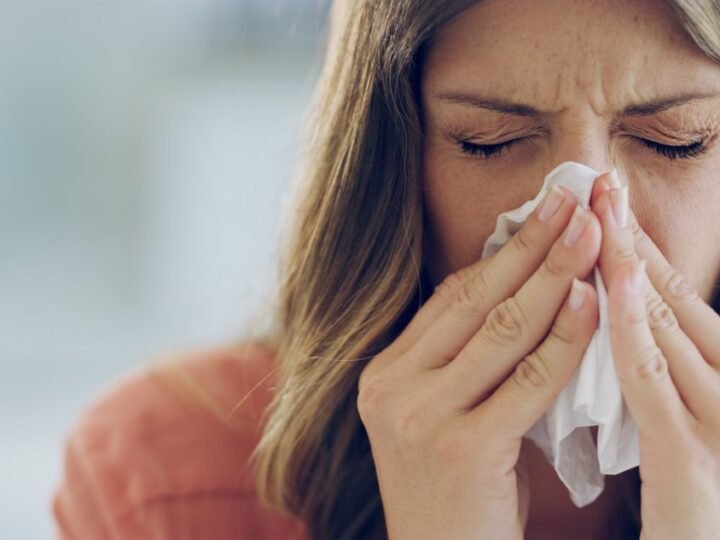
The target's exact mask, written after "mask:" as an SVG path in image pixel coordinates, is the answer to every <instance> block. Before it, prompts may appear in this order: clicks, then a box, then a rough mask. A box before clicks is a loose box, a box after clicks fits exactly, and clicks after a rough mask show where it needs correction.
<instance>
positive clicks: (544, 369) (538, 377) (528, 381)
mask: <svg viewBox="0 0 720 540" xmlns="http://www.w3.org/2000/svg"><path fill="white" fill-rule="evenodd" d="M512 377H513V379H514V380H515V382H516V383H517V384H518V386H520V387H521V388H524V389H529V390H533V389H534V390H537V389H542V388H547V387H548V386H550V381H551V380H552V371H551V369H550V365H549V363H548V358H547V355H546V354H545V353H544V352H543V351H542V349H537V350H535V351H533V352H531V353H530V354H528V355H527V356H526V357H525V359H524V360H523V361H522V362H520V363H519V364H518V365H517V366H516V367H515V370H514V371H513V374H512Z"/></svg>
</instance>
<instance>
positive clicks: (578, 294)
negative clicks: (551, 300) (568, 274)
mask: <svg viewBox="0 0 720 540" xmlns="http://www.w3.org/2000/svg"><path fill="white" fill-rule="evenodd" d="M585 295H586V289H585V287H583V285H582V284H581V283H580V280H579V279H577V278H573V281H572V287H571V288H570V297H569V298H568V307H569V308H570V309H571V310H573V311H580V309H581V308H582V307H583V304H584V303H585Z"/></svg>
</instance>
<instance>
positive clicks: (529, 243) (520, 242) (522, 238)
mask: <svg viewBox="0 0 720 540" xmlns="http://www.w3.org/2000/svg"><path fill="white" fill-rule="evenodd" d="M513 241H514V243H515V245H516V246H517V248H518V250H520V251H525V252H533V251H534V249H535V239H534V238H533V237H532V231H531V230H530V228H529V227H527V226H524V227H522V228H521V229H520V230H519V231H518V232H517V233H515V236H513Z"/></svg>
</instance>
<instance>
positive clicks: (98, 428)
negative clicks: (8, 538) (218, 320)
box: [52, 344, 305, 540]
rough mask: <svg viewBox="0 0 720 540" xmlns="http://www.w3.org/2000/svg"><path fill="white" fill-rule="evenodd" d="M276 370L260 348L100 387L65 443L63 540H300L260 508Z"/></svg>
mask: <svg viewBox="0 0 720 540" xmlns="http://www.w3.org/2000/svg"><path fill="white" fill-rule="evenodd" d="M274 360H275V358H274V354H273V352H272V349H270V348H268V347H265V346H262V345H258V344H244V345H237V346H227V347H218V348H214V349H209V350H197V351H190V352H181V353H174V354H167V355H165V356H164V357H162V358H155V359H153V361H152V362H151V363H150V365H149V366H146V367H145V368H143V369H142V370H138V371H136V372H134V373H132V374H130V375H128V376H125V377H123V378H121V379H120V380H118V381H116V382H115V383H114V384H112V385H111V386H110V387H108V388H106V389H105V390H104V391H103V392H102V393H101V394H100V395H99V396H98V397H97V398H96V399H95V400H94V401H93V402H92V403H91V404H90V405H89V406H88V407H87V408H86V410H85V411H84V412H83V414H82V415H81V416H80V417H79V418H78V420H77V422H76V424H75V426H74V427H73V429H72V430H71V432H70V434H69V435H68V437H67V439H66V441H65V449H64V476H63V480H62V482H61V484H60V485H59V487H58V488H57V490H56V492H55V494H54V497H53V501H52V510H53V514H54V517H55V520H56V524H57V530H58V536H59V537H60V538H62V539H68V540H69V539H71V538H150V537H152V538H173V539H183V538H214V539H224V538H234V539H238V538H239V539H240V540H242V539H244V538H248V539H249V538H253V539H270V538H288V539H291V538H297V539H301V538H304V537H305V536H304V530H303V527H302V524H301V523H300V522H299V521H298V520H296V519H295V518H292V517H290V516H285V515H281V514H279V513H277V512H275V511H273V510H271V509H268V508H266V507H263V506H261V505H260V503H259V501H258V499H257V496H256V492H255V487H254V479H253V473H252V469H251V464H250V457H251V454H252V451H253V449H254V447H255V446H256V444H257V442H258V440H259V437H260V434H261V431H262V423H263V420H264V418H265V416H264V413H265V410H266V407H267V405H268V404H269V402H270V399H271V398H272V393H273V390H274V384H275V381H276V377H275V373H276V364H275V361H274Z"/></svg>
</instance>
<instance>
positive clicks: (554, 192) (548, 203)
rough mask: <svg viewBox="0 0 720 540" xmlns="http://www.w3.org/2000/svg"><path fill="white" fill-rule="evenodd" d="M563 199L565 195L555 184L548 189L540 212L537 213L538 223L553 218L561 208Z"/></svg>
mask: <svg viewBox="0 0 720 540" xmlns="http://www.w3.org/2000/svg"><path fill="white" fill-rule="evenodd" d="M564 199H565V193H564V192H563V190H562V189H560V188H559V187H558V186H557V184H555V185H553V186H552V187H551V188H550V191H549V192H548V194H547V195H545V198H544V199H543V201H542V203H541V204H540V212H539V213H538V219H539V220H540V221H547V220H548V219H550V218H551V217H553V216H554V215H555V214H556V213H557V211H558V210H559V209H560V206H562V203H563V200H564Z"/></svg>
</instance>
